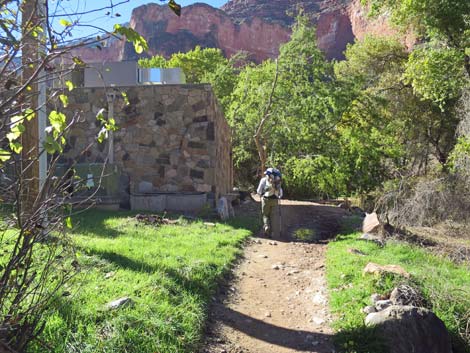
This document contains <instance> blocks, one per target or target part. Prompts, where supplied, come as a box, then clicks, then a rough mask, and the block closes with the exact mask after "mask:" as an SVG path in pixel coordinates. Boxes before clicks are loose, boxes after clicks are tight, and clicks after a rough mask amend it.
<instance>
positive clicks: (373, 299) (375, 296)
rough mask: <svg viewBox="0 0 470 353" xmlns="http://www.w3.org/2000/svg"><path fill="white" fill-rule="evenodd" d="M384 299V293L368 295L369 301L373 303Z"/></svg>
mask: <svg viewBox="0 0 470 353" xmlns="http://www.w3.org/2000/svg"><path fill="white" fill-rule="evenodd" d="M384 299H387V298H386V297H385V296H384V295H381V294H378V293H374V294H372V295H371V296H370V301H371V302H372V304H374V305H375V303H377V302H378V301H379V300H384Z"/></svg>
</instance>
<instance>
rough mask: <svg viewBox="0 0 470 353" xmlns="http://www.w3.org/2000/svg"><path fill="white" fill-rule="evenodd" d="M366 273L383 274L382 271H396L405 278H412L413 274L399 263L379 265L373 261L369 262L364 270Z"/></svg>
mask: <svg viewBox="0 0 470 353" xmlns="http://www.w3.org/2000/svg"><path fill="white" fill-rule="evenodd" d="M363 273H364V274H367V273H370V274H382V273H394V274H397V275H400V276H403V277H405V278H410V277H411V275H410V274H409V273H408V272H406V271H405V269H404V268H403V267H401V266H399V265H379V264H376V263H373V262H369V263H368V264H367V265H366V267H365V268H364V270H363Z"/></svg>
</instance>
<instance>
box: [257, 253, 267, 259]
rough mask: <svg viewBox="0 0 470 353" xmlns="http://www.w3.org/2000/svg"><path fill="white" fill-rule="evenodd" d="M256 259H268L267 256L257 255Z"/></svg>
mask: <svg viewBox="0 0 470 353" xmlns="http://www.w3.org/2000/svg"><path fill="white" fill-rule="evenodd" d="M258 257H259V258H262V259H267V258H268V255H264V254H262V255H259V256H258Z"/></svg>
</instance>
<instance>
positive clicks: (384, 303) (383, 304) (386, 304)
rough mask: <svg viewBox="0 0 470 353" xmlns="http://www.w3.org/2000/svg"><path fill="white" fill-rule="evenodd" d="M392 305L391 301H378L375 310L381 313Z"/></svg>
mask: <svg viewBox="0 0 470 353" xmlns="http://www.w3.org/2000/svg"><path fill="white" fill-rule="evenodd" d="M391 305H392V301H391V300H378V301H377V302H376V303H375V308H376V309H377V311H381V310H384V309H387V308H388V307H389V306H391Z"/></svg>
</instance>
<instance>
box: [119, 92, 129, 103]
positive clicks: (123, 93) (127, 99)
mask: <svg viewBox="0 0 470 353" xmlns="http://www.w3.org/2000/svg"><path fill="white" fill-rule="evenodd" d="M121 96H122V98H123V99H124V104H125V105H129V98H128V97H127V93H126V92H124V91H122V92H121Z"/></svg>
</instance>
